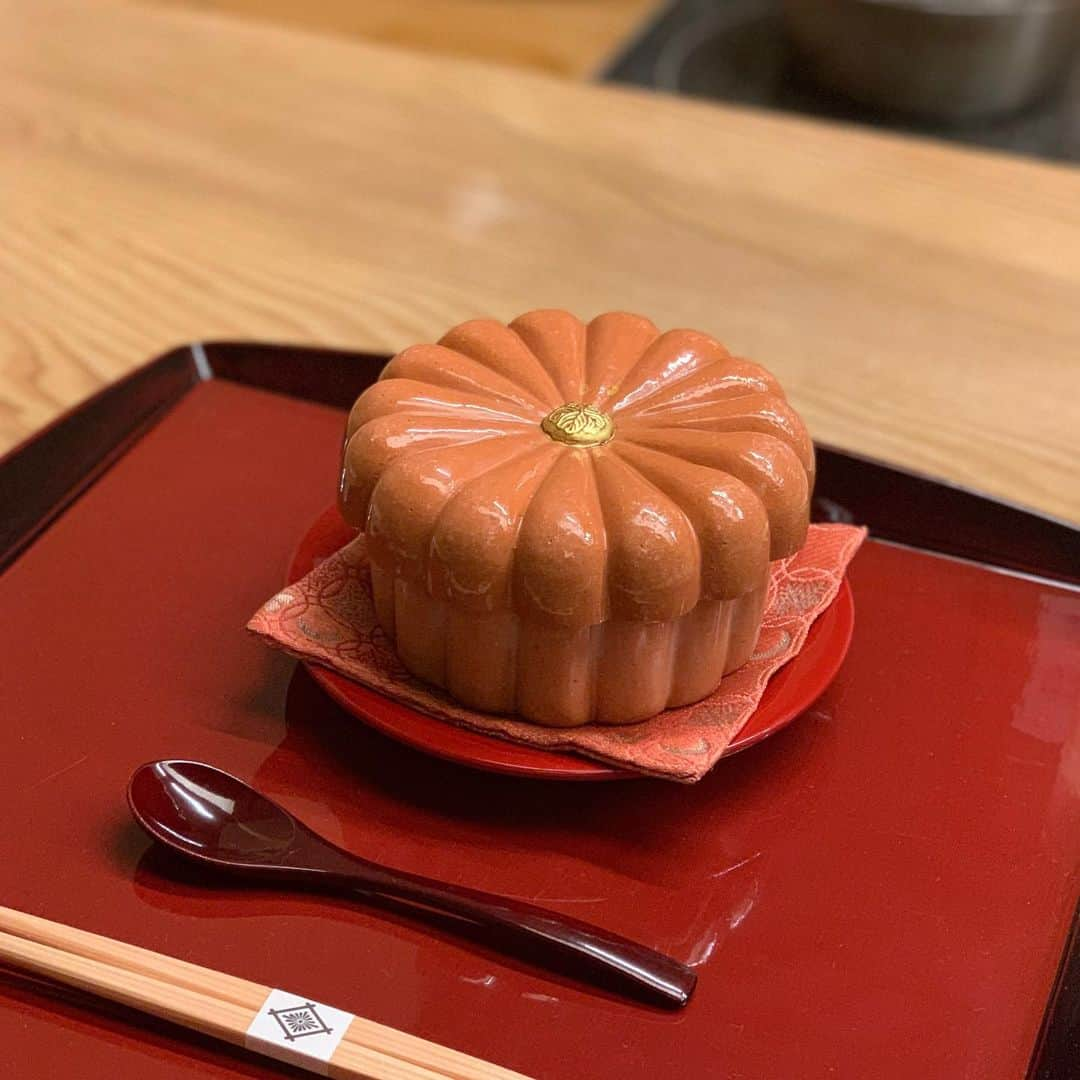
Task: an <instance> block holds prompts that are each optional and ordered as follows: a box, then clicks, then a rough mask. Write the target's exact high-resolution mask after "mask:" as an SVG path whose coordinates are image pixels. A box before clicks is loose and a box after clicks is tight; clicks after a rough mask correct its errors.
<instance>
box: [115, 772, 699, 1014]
mask: <svg viewBox="0 0 1080 1080" xmlns="http://www.w3.org/2000/svg"><path fill="white" fill-rule="evenodd" d="M128 804H129V805H130V806H131V812H132V813H133V814H134V815H135V819H136V820H137V821H138V822H139V824H140V825H141V826H142V827H143V828H144V829H145V830H146V831H147V832H148V833H149V834H150V835H151V836H152V837H153V838H154V839H155V840H157V841H159V842H160V843H162V844H165V845H166V846H168V847H170V848H172V849H173V850H174V851H177V852H179V853H180V854H181V855H184V856H186V857H187V858H189V859H194V860H195V861H196V862H198V863H200V864H202V865H204V866H212V867H214V868H215V869H218V870H223V871H229V872H231V873H232V874H233V876H234V877H235V876H240V877H243V878H244V879H246V880H250V881H259V882H262V883H264V884H265V883H271V884H277V885H287V886H291V887H299V888H305V887H306V888H312V889H321V890H327V889H329V890H333V891H347V892H350V893H356V892H360V893H362V894H364V895H367V896H371V897H380V898H389V899H393V900H404V901H406V902H408V903H409V904H415V905H420V906H421V907H422V908H426V909H434V910H435V911H439V912H443V913H445V914H449V915H453V916H456V917H458V918H462V919H465V920H467V921H468V923H469V924H471V925H472V926H473V927H477V928H481V929H482V930H483V931H484V932H485V933H484V940H485V943H488V944H496V945H497V946H499V947H501V946H502V944H504V943H508V942H510V943H512V942H515V941H516V942H517V943H519V944H525V945H531V946H533V947H532V948H530V950H529V951H530V954H531V955H533V956H536V957H538V958H539V959H540V960H541V961H542V962H543V961H544V960H545V959H549V960H550V961H551V962H555V963H558V964H559V965H560V966H562V964H564V963H565V962H566V961H568V960H569V961H572V962H573V967H574V969H575V970H576V971H578V972H580V973H581V974H582V975H585V976H586V977H591V978H592V979H593V980H594V981H601V982H603V983H605V984H609V985H611V986H613V987H616V988H618V989H621V990H623V991H624V992H630V993H633V994H634V995H635V996H640V997H645V998H647V999H649V1000H652V1001H656V1002H659V1003H660V1004H663V1005H669V1006H682V1005H685V1004H686V1002H687V1001H688V1000H689V998H690V994H691V993H692V992H693V989H694V983H695V982H696V981H697V976H696V975H695V974H694V972H693V971H692V970H691V969H690V968H688V967H686V965H685V964H680V963H679V962H678V961H676V960H672V959H671V957H669V956H664V955H663V954H662V953H658V952H654V951H653V950H652V949H647V948H645V946H643V945H638V944H636V943H635V942H633V941H628V940H627V939H626V938H623V937H619V936H617V935H615V934H609V933H607V932H606V931H604V930H600V929H598V928H597V927H595V926H588V925H587V924H585V923H581V922H578V921H577V920H576V919H570V918H567V917H566V916H564V915H556V914H554V913H553V912H550V911H544V910H543V909H541V908H538V907H533V906H532V905H531V904H526V903H523V902H521V901H519V900H512V899H509V898H507V897H504V896H497V895H494V894H492V893H484V892H479V891H477V890H476V889H467V888H464V887H462V886H459V885H448V884H445V883H443V882H439V881H433V880H431V879H430V878H425V877H421V876H419V875H418V874H409V873H405V872H403V871H401V870H392V869H390V868H389V867H385V866H380V865H379V864H378V863H374V862H370V861H369V860H367V859H361V858H360V857H359V856H356V855H352V854H350V853H349V852H347V851H344V850H342V849H341V848H339V847H335V846H334V845H333V844H331V843H330V842H329V841H328V840H324V839H323V838H322V837H321V836H318V835H317V834H316V833H314V832H312V831H311V830H310V829H309V828H307V826H306V825H304V824H303V823H302V822H300V821H298V820H297V819H296V818H294V817H293V816H292V815H291V814H290V813H288V812H287V811H285V810H283V809H282V808H281V807H280V806H278V805H277V803H274V802H271V801H270V800H269V799H267V798H266V797H265V796H263V795H260V794H259V793H258V792H257V791H255V790H254V789H253V788H250V787H248V785H247V784H245V783H244V782H243V781H242V780H238V779H237V778H236V777H235V776H230V775H229V774H228V773H226V772H222V771H221V770H220V769H215V768H214V767H213V766H212V765H206V764H204V763H202V762H198V761H155V762H151V763H150V764H147V765H143V766H141V767H140V768H139V769H137V770H136V771H135V773H134V775H133V776H132V777H131V782H130V783H129V784H128Z"/></svg>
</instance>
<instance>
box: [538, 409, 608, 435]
mask: <svg viewBox="0 0 1080 1080" xmlns="http://www.w3.org/2000/svg"><path fill="white" fill-rule="evenodd" d="M540 427H541V428H542V429H543V432H544V434H545V435H547V437H548V438H549V439H554V440H555V442H559V443H565V444H566V445H567V446H599V445H600V444H601V443H606V442H607V441H608V439H610V438H611V436H612V435H614V434H615V424H614V422H613V421H612V419H611V417H610V416H608V414H607V413H602V412H601V411H600V410H599V409H595V408H593V406H592V405H583V404H582V403H581V402H580V401H568V402H567V403H566V404H565V405H560V406H559V407H558V408H557V409H553V410H552V411H551V412H550V413H548V415H547V416H545V417H544V419H543V421H541V424H540Z"/></svg>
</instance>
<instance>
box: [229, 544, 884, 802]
mask: <svg viewBox="0 0 1080 1080" xmlns="http://www.w3.org/2000/svg"><path fill="white" fill-rule="evenodd" d="M865 537H866V529H863V528H857V527H855V526H853V525H812V526H811V527H810V532H809V534H808V536H807V539H806V544H805V545H804V546H803V547H802V549H801V550H800V551H798V552H796V554H794V555H792V556H791V557H790V558H788V559H782V560H780V561H778V562H776V563H774V564H773V568H772V579H771V581H770V583H769V594H768V600H767V602H766V605H765V615H764V618H763V620H762V626H761V636H760V637H759V639H758V644H757V649H756V650H755V652H754V655H753V656H752V657H751V658H750V660H749V661H747V663H745V664H744V665H743V666H742V667H741V668H739V669H738V670H737V671H734V672H732V673H731V674H730V675H728V676H727V677H726V678H725V679H724V680H723V682H722V683H721V684H720V686H719V688H718V689H717V690H716V691H715V692H714V693H713V694H711V695H710V696H709V697H707V698H705V699H704V700H703V701H699V702H697V703H696V704H694V705H687V706H684V707H682V708H678V709H668V710H666V711H665V712H662V713H660V715H659V716H654V717H653V718H652V719H649V720H644V721H642V722H641V723H640V724H630V725H625V726H620V727H605V726H603V725H600V724H587V725H585V726H584V727H579V728H570V729H563V728H545V727H539V726H537V725H535V724H529V723H526V722H525V721H522V720H516V719H514V718H512V717H507V716H495V715H492V714H490V713H481V712H475V711H474V710H472V709H466V708H464V707H463V706H461V705H458V704H457V703H456V702H454V701H452V700H451V699H450V698H449V697H447V696H446V695H445V694H443V693H442V692H441V691H439V690H437V689H435V688H434V687H431V686H428V685H427V684H426V683H422V682H420V681H419V680H418V679H414V678H413V677H412V676H411V675H409V673H408V672H407V671H406V670H405V669H404V668H403V667H402V665H401V663H400V661H399V660H398V658H397V656H396V655H395V653H394V648H393V645H392V644H391V642H390V641H389V640H388V639H387V637H386V635H385V634H383V632H382V630H381V629H380V628H379V625H378V622H377V620H376V618H375V607H374V603H373V601H372V596H371V580H370V576H369V574H368V566H367V555H366V552H365V548H364V540H363V537H358V538H357V539H356V540H354V541H353V542H352V543H350V544H348V545H347V546H346V547H344V548H342V549H341V550H340V551H338V552H337V553H336V554H334V555H332V556H331V557H330V558H329V559H327V560H326V561H325V562H323V563H322V564H321V565H319V566H317V567H316V568H315V569H314V570H312V571H311V573H309V574H308V575H307V576H306V577H304V578H301V579H300V580H299V581H297V582H296V583H295V584H293V585H290V586H289V587H288V588H286V589H283V590H282V591H281V592H279V593H278V594H277V595H276V596H274V597H273V598H271V599H270V600H268V601H267V602H266V604H264V605H263V607H262V608H260V609H259V611H258V612H256V614H255V615H254V616H253V617H252V619H251V621H250V622H249V623H248V629H249V630H252V631H254V632H255V633H256V634H258V635H259V636H260V637H262V638H263V639H264V640H265V641H267V643H268V644H270V645H274V646H276V647H278V648H281V649H284V650H285V651H286V652H289V653H291V654H292V655H294V656H297V657H299V658H300V659H302V660H308V661H312V662H314V663H317V664H323V665H325V666H326V667H330V668H333V669H334V670H335V671H338V672H340V673H341V674H343V675H346V676H348V677H349V678H351V679H356V680H357V681H358V682H361V683H363V684H364V685H365V686H369V687H371V688H372V689H374V690H377V691H379V692H380V693H382V694H386V695H387V696H388V697H392V698H394V699H396V700H398V701H401V702H404V703H405V704H408V705H410V706H412V707H413V708H415V709H419V710H420V711H421V712H425V713H428V714H430V715H431V716H436V717H438V718H439V719H441V720H445V721H446V722H447V723H451V724H462V725H464V726H465V727H469V728H473V729H475V730H478V731H484V732H487V733H489V734H491V735H495V736H498V737H501V738H504V739H510V740H512V741H514V742H519V743H527V744H528V745H530V746H539V747H543V748H545V749H547V750H565V751H572V752H574V753H578V754H583V755H585V756H586V757H590V758H595V759H597V760H599V761H603V762H606V763H608V764H611V765H616V766H618V767H619V768H622V769H630V770H635V771H637V772H643V773H647V774H648V775H650V776H656V777H661V778H663V779H667V780H677V781H680V782H682V783H694V782H695V781H697V780H700V779H701V778H702V777H703V776H704V775H705V774H706V773H707V772H708V771H709V770H710V769H711V768H712V767H713V765H715V764H716V762H717V760H718V759H719V758H720V755H721V754H723V752H724V750H725V749H726V747H727V746H728V744H729V743H730V742H731V740H732V739H734V738H735V736H736V735H737V734H738V733H739V730H740V729H741V728H742V726H743V725H744V724H745V723H746V721H747V720H748V719H749V718H750V716H751V714H752V713H753V711H754V709H755V708H756V707H757V704H758V701H760V699H761V695H762V693H763V692H764V690H765V684H766V683H767V682H768V681H769V677H770V676H771V675H772V674H773V673H774V672H776V671H777V670H779V668H781V667H782V666H783V665H784V664H786V663H787V662H788V661H789V660H790V659H791V658H792V657H794V656H796V655H797V654H798V652H799V650H800V649H801V648H802V647H803V644H804V642H805V641H806V635H807V633H808V632H809V630H810V627H811V625H812V624H813V622H814V620H815V619H816V618H817V617H818V616H819V615H820V614H821V613H822V612H823V611H824V610H825V609H826V608H827V607H828V606H829V604H831V603H832V601H833V599H834V598H835V596H836V593H837V591H838V589H839V588H840V582H841V580H842V579H843V577H844V571H845V570H846V568H847V565H848V563H849V562H850V561H851V559H852V557H853V556H854V555H855V552H856V551H858V549H859V545H860V544H861V543H862V542H863V540H864V539H865Z"/></svg>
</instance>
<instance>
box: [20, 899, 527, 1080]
mask: <svg viewBox="0 0 1080 1080" xmlns="http://www.w3.org/2000/svg"><path fill="white" fill-rule="evenodd" d="M0 963H3V964H6V965H8V966H9V967H12V968H16V969H18V970H20V971H24V972H29V973H31V974H33V975H37V976H40V977H44V978H46V979H49V980H51V981H53V982H59V983H63V984H65V985H67V986H72V987H75V988H76V989H78V990H82V991H85V992H88V993H91V994H95V995H96V996H98V997H102V998H107V999H108V1000H110V1001H115V1002H118V1003H119V1004H121V1005H126V1006H128V1007H130V1008H132V1009H137V1010H139V1011H140V1012H145V1013H149V1014H150V1015H152V1016H157V1017H160V1018H162V1019H163V1020H169V1021H172V1022H173V1023H176V1024H180V1025H183V1026H184V1027H188V1028H191V1029H193V1030H195V1031H198V1032H201V1033H202V1034H204V1035H212V1036H214V1037H215V1038H218V1039H222V1040H223V1041H225V1042H229V1043H233V1044H236V1045H239V1046H246V1047H248V1048H249V1049H251V1050H255V1051H258V1052H259V1053H262V1054H265V1055H267V1056H269V1057H272V1058H277V1059H278V1060H279V1061H286V1062H289V1063H290V1064H293V1065H299V1066H301V1067H302V1068H305V1069H308V1070H310V1071H311V1072H314V1073H318V1074H319V1075H320V1076H331V1077H338V1078H341V1080H527V1078H524V1077H523V1076H522V1074H521V1073H516V1072H511V1071H510V1070H509V1069H504V1068H501V1067H500V1066H498V1065H493V1064H491V1063H490V1062H487V1061H481V1060H480V1059H479V1058H474V1057H470V1056H469V1055H467V1054H462V1053H459V1052H458V1051H456V1050H451V1049H449V1048H448V1047H445V1046H440V1045H439V1044H438V1043H432V1042H428V1041H427V1040H426V1039H421V1038H418V1037H417V1036H415V1035H409V1034H406V1033H405V1032H403V1031H397V1030H396V1029H395V1028H390V1027H386V1026H385V1025H383V1024H377V1023H375V1022H374V1021H373V1020H366V1019H364V1018H363V1017H361V1016H354V1015H353V1014H352V1013H349V1012H345V1011H344V1010H342V1009H336V1008H334V1007H332V1006H330V1005H324V1004H322V1003H321V1002H318V1001H315V1000H313V999H312V998H309V997H305V996H304V995H302V994H293V993H289V992H286V991H283V990H276V989H271V988H270V987H267V986H262V985H260V984H259V983H254V982H249V981H248V980H246V979H240V978H237V977H236V976H233V975H226V974H225V973H224V972H220V971H213V970H211V969H210V968H204V967H199V966H197V965H196V964H189V963H187V962H186V961H184V960H177V959H175V958H173V957H171V956H163V955H162V954H160V953H155V952H151V951H150V950H149V949H142V948H139V947H138V946H136V945H128V944H126V943H125V942H122V941H116V940H114V939H112V938H107V937H101V936H99V935H97V934H91V933H87V932H86V931H85V930H76V929H75V928H74V927H72V926H65V925H64V924H63V923H55V922H50V921H49V920H48V919H41V918H38V917H37V916H35V915H28V914H26V913H25V912H22V911H16V910H14V909H13V908H5V907H0Z"/></svg>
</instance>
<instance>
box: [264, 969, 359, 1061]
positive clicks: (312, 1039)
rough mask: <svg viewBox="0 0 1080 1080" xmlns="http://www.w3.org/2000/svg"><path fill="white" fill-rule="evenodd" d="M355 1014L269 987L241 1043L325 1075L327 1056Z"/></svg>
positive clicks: (334, 1048)
mask: <svg viewBox="0 0 1080 1080" xmlns="http://www.w3.org/2000/svg"><path fill="white" fill-rule="evenodd" d="M353 1019H354V1016H353V1014H352V1013H349V1012H344V1011H343V1010H341V1009H335V1008H333V1006H331V1005H323V1004H322V1003H321V1002H318V1001H310V1000H309V999H307V998H304V997H301V996H300V995H298V994H289V993H287V992H286V991H284V990H271V991H270V993H269V994H267V996H266V1000H265V1001H264V1002H263V1003H262V1005H261V1006H260V1008H259V1011H258V1012H257V1013H256V1014H255V1017H254V1019H253V1020H252V1021H251V1024H250V1025H249V1026H248V1029H247V1036H246V1038H245V1040H244V1044H245V1045H246V1046H247V1047H248V1048H249V1049H250V1050H258V1051H259V1052H260V1053H263V1054H266V1055H267V1056H268V1057H273V1058H277V1060H278V1061H287V1062H288V1063H289V1064H291V1065H300V1066H302V1067H303V1068H305V1069H309V1070H311V1071H312V1072H317V1073H320V1074H321V1075H323V1076H326V1075H327V1072H328V1068H327V1066H328V1065H329V1062H330V1058H331V1057H333V1055H334V1051H335V1050H336V1049H337V1048H338V1044H339V1043H340V1042H341V1040H342V1038H343V1037H344V1035H345V1032H346V1030H347V1029H348V1027H349V1024H350V1023H352V1021H353Z"/></svg>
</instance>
